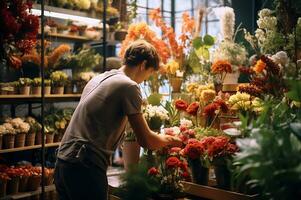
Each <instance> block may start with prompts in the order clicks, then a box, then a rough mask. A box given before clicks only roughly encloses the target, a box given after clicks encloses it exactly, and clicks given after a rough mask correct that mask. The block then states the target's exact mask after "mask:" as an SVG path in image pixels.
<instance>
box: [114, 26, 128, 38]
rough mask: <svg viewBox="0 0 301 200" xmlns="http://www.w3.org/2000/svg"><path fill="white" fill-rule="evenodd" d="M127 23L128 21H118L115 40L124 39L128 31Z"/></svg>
mask: <svg viewBox="0 0 301 200" xmlns="http://www.w3.org/2000/svg"><path fill="white" fill-rule="evenodd" d="M126 27H127V24H126V22H118V23H117V24H116V29H115V35H114V37H115V40H117V41H123V40H124V39H125V37H126V35H127V33H128V31H127V29H126Z"/></svg>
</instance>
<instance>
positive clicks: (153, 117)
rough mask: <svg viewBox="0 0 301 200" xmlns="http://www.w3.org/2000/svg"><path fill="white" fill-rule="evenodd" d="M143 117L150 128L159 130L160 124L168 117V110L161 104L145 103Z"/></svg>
mask: <svg viewBox="0 0 301 200" xmlns="http://www.w3.org/2000/svg"><path fill="white" fill-rule="evenodd" d="M143 116H144V117H145V119H146V121H147V123H148V125H149V127H150V129H151V130H154V131H159V130H160V128H161V126H162V125H163V124H164V123H165V121H167V120H168V119H169V117H168V112H167V110H165V109H164V108H163V107H162V106H152V105H147V106H146V107H144V108H143Z"/></svg>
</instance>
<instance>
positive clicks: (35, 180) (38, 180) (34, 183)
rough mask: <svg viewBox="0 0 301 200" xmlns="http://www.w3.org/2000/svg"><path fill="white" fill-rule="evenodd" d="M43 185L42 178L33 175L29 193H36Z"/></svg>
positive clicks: (29, 183)
mask: <svg viewBox="0 0 301 200" xmlns="http://www.w3.org/2000/svg"><path fill="white" fill-rule="evenodd" d="M40 184H41V176H39V175H33V176H30V177H29V178H28V184H27V191H35V190H37V189H38V188H39V186H40Z"/></svg>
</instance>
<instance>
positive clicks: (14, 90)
mask: <svg viewBox="0 0 301 200" xmlns="http://www.w3.org/2000/svg"><path fill="white" fill-rule="evenodd" d="M8 89H9V90H7V94H8V95H15V94H17V90H18V88H17V87H14V86H9V87H8Z"/></svg>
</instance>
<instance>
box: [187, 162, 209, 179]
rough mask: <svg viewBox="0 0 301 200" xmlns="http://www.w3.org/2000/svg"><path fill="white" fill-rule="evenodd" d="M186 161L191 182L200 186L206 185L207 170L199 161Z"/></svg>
mask: <svg viewBox="0 0 301 200" xmlns="http://www.w3.org/2000/svg"><path fill="white" fill-rule="evenodd" d="M188 161H189V166H190V169H191V173H192V179H193V182H194V183H196V184H200V185H208V180H209V168H207V167H204V166H203V165H202V162H201V160H200V159H189V160H188Z"/></svg>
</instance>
